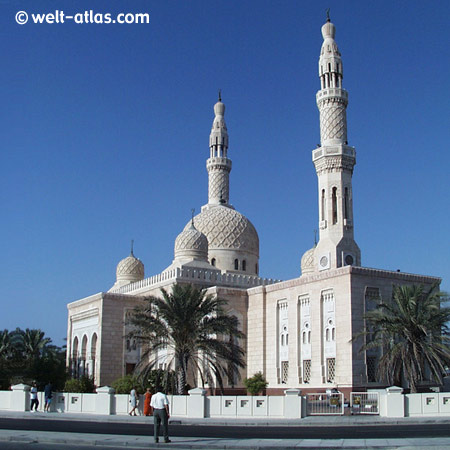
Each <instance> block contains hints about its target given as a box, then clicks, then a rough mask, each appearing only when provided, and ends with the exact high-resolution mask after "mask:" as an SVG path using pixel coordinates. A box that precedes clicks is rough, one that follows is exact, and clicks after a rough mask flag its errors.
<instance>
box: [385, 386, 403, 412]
mask: <svg viewBox="0 0 450 450" xmlns="http://www.w3.org/2000/svg"><path fill="white" fill-rule="evenodd" d="M386 394H387V395H386V415H387V417H405V400H404V396H403V389H402V388H401V387H398V386H391V387H388V388H386Z"/></svg>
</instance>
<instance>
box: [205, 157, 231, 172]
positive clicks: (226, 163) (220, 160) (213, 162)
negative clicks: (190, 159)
mask: <svg viewBox="0 0 450 450" xmlns="http://www.w3.org/2000/svg"><path fill="white" fill-rule="evenodd" d="M217 166H219V167H223V168H226V169H231V159H228V158H224V157H221V156H213V157H212V158H208V159H207V160H206V167H207V168H208V167H217Z"/></svg>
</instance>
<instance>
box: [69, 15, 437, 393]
mask: <svg viewBox="0 0 450 450" xmlns="http://www.w3.org/2000/svg"><path fill="white" fill-rule="evenodd" d="M322 36H323V44H322V48H321V51H320V58H319V79H320V89H319V91H318V92H317V95H316V100H317V106H318V109H319V113H320V140H321V144H320V145H319V146H318V147H317V148H316V149H314V150H313V151H312V160H313V163H314V167H315V170H316V173H317V178H318V204H319V217H318V225H319V230H320V231H319V241H318V243H317V244H316V245H315V246H314V247H313V248H312V249H310V250H308V251H306V252H305V253H304V255H303V257H302V259H301V276H299V277H298V278H295V279H292V280H288V281H279V280H273V279H264V278H260V277H259V275H258V273H259V238H258V233H257V231H256V229H255V227H254V226H253V225H252V223H251V222H250V221H249V220H248V219H247V218H246V217H245V216H244V215H242V214H241V213H239V212H238V211H236V209H235V208H234V207H233V206H232V205H231V204H230V202H229V183H230V180H229V175H230V172H231V169H232V163H231V160H230V159H229V158H228V130H227V126H226V123H225V105H224V104H223V103H222V100H221V98H220V95H219V101H218V102H217V103H216V104H215V106H214V115H215V117H214V121H213V125H212V129H211V134H210V141H209V148H210V153H209V158H208V159H207V162H206V167H207V171H208V203H207V204H206V205H204V206H203V207H202V209H201V212H200V214H198V215H197V216H195V217H193V218H192V219H191V220H190V221H189V222H188V223H187V224H186V226H185V227H184V229H183V230H182V232H181V233H180V234H179V235H178V237H177V238H176V240H175V245H174V259H173V262H172V264H171V265H170V266H169V267H168V268H167V269H165V270H164V271H162V272H161V273H160V274H157V275H154V276H151V277H148V278H145V275H144V265H143V263H142V262H141V261H140V260H139V259H138V258H136V257H135V256H134V254H133V250H131V254H130V256H128V257H126V258H125V259H123V260H122V261H120V262H119V264H118V266H117V271H116V282H115V284H114V285H113V286H112V287H111V289H110V290H109V291H108V292H101V293H98V294H95V295H92V296H90V297H87V298H83V299H80V300H77V301H74V302H72V303H70V304H69V305H68V312H69V314H68V333H67V343H68V345H67V348H68V352H67V364H68V366H69V367H70V368H71V370H72V373H73V374H74V375H75V376H79V375H82V374H87V375H90V376H93V377H94V379H95V382H96V384H97V385H107V384H110V383H111V382H112V381H114V380H115V379H117V378H119V377H121V376H123V375H125V374H127V373H130V372H131V371H132V370H133V368H134V367H135V365H136V364H137V363H138V362H139V360H140V347H139V344H138V343H136V342H133V341H130V340H128V339H126V338H125V336H126V335H127V333H128V331H129V330H128V329H127V325H126V320H125V317H126V314H127V312H128V311H129V310H131V309H133V308H134V307H135V306H136V305H138V304H139V303H140V302H142V299H143V297H144V296H147V295H159V294H160V289H161V288H165V289H170V287H171V286H172V285H173V284H175V283H182V284H183V283H190V284H194V285H196V286H198V287H202V288H207V289H208V292H209V293H212V294H214V295H217V296H219V297H221V298H224V299H226V300H227V301H228V310H229V313H230V314H233V315H235V316H236V317H237V318H238V319H239V322H240V325H241V329H242V331H243V332H244V333H245V334H246V336H247V338H246V341H245V342H243V346H244V348H245V349H246V359H247V367H246V368H245V369H244V370H243V371H242V373H241V375H242V378H243V377H245V376H252V375H253V374H254V373H256V372H259V371H261V372H262V373H263V374H264V376H265V377H266V379H267V381H268V382H269V386H268V392H269V393H270V392H271V393H277V392H282V391H283V390H284V389H286V388H300V389H302V391H317V390H323V389H328V388H332V387H336V388H338V389H340V390H342V391H346V390H352V389H365V388H367V387H370V386H372V387H374V386H376V379H375V370H376V365H377V358H378V357H379V355H378V354H377V352H376V351H368V352H361V351H360V348H361V345H362V344H363V342H362V341H361V340H360V339H354V336H355V335H356V334H358V333H359V332H360V331H361V330H363V328H364V319H363V317H364V314H365V313H366V312H367V311H368V310H370V309H371V308H374V307H375V305H376V302H377V301H379V300H380V299H388V298H390V297H391V295H392V288H393V286H394V285H403V284H424V285H432V284H433V283H435V282H439V281H440V280H439V278H436V277H430V276H422V275H413V274H406V273H400V272H392V271H386V270H377V269H370V268H365V267H363V266H362V263H361V251H360V249H359V247H358V245H357V243H356V242H355V239H354V216H353V203H352V198H353V188H352V175H353V169H354V166H355V164H356V151H355V148H354V147H352V146H350V145H349V144H348V136H347V117H346V108H347V105H348V93H347V91H346V90H345V89H344V88H343V84H342V80H343V64H342V59H341V54H340V52H339V49H338V47H337V44H336V41H335V26H334V25H333V24H332V23H331V22H330V21H329V20H328V21H327V22H326V23H325V24H324V25H323V26H322ZM162 367H164V363H162ZM241 383H242V382H240V381H236V380H228V385H229V386H233V387H237V388H239V387H242V384H241Z"/></svg>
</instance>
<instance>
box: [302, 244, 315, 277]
mask: <svg viewBox="0 0 450 450" xmlns="http://www.w3.org/2000/svg"><path fill="white" fill-rule="evenodd" d="M315 249H316V248H315V247H313V248H310V249H309V250H308V251H307V252H305V253H304V254H303V256H302V262H301V267H302V274H305V273H311V272H314V250H315Z"/></svg>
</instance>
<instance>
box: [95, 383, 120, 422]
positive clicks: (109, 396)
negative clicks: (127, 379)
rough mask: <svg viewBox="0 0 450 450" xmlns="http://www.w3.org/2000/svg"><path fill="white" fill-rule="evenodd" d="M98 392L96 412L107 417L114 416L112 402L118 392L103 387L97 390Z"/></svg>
mask: <svg viewBox="0 0 450 450" xmlns="http://www.w3.org/2000/svg"><path fill="white" fill-rule="evenodd" d="M96 392H97V398H96V401H95V412H96V413H97V414H105V415H110V414H112V402H113V398H114V393H115V392H116V391H115V390H114V389H113V388H112V387H109V386H102V387H100V388H97V389H96Z"/></svg>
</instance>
